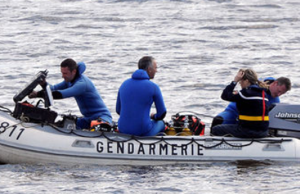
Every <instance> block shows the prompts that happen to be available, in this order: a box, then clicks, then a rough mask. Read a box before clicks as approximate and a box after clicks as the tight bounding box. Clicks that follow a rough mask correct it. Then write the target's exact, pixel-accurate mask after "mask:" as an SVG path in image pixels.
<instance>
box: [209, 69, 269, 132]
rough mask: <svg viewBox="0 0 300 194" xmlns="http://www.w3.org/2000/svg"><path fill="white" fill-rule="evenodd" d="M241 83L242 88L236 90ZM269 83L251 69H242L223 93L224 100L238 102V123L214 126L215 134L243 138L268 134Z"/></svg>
mask: <svg viewBox="0 0 300 194" xmlns="http://www.w3.org/2000/svg"><path fill="white" fill-rule="evenodd" d="M237 82H239V83H240V85H241V88H242V90H240V91H239V92H234V88H235V86H236V84H237ZM266 88H267V85H266V84H265V83H263V82H260V81H259V80H258V79H257V75H256V73H255V72H254V71H253V70H251V69H246V70H240V71H239V72H238V73H237V75H236V76H235V78H234V81H233V82H231V83H230V84H229V85H228V86H227V87H226V88H225V89H224V90H223V93H222V95H221V98H222V99H223V100H227V101H230V102H236V107H237V110H238V113H239V115H238V123H237V124H220V125H216V126H214V127H213V128H212V130H211V134H212V135H215V136H226V135H230V136H234V137H242V138H261V137H266V136H267V135H268V126H269V117H268V113H269V110H268V103H267V102H268V101H269V100H268V98H267V93H266Z"/></svg>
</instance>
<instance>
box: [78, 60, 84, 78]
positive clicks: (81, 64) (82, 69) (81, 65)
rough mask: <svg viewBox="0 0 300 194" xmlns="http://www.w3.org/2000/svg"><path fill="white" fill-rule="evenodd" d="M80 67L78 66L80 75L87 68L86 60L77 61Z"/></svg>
mask: <svg viewBox="0 0 300 194" xmlns="http://www.w3.org/2000/svg"><path fill="white" fill-rule="evenodd" d="M77 65H78V67H77V72H78V74H79V75H81V74H83V72H84V71H85V69H86V66H85V63H84V62H79V63H77Z"/></svg>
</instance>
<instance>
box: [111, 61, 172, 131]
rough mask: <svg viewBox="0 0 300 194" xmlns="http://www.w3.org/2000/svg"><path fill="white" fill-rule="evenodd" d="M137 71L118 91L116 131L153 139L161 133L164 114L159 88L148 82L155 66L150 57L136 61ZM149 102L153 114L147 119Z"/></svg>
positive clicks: (151, 77)
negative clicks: (152, 108)
mask: <svg viewBox="0 0 300 194" xmlns="http://www.w3.org/2000/svg"><path fill="white" fill-rule="evenodd" d="M138 68H139V69H138V70H136V71H135V72H134V73H133V74H132V77H131V78H130V79H128V80H126V81H125V82H124V83H123V84H122V85H121V87H120V89H119V92H118V98H117V105H116V111H117V113H118V114H119V115H120V118H119V121H118V127H119V131H120V132H121V133H125V134H131V135H136V136H154V135H156V134H158V133H159V132H162V131H164V128H165V124H164V121H163V118H164V117H165V115H166V112H167V110H166V107H165V104H164V100H163V96H162V93H161V91H160V88H159V86H158V85H157V84H155V83H153V82H151V81H150V79H153V78H154V75H155V73H156V71H157V64H156V61H155V59H154V58H153V57H150V56H145V57H143V58H141V59H140V60H139V63H138ZM153 102H154V103H155V107H156V111H157V113H156V114H153V113H152V114H151V116H150V109H151V106H152V104H153Z"/></svg>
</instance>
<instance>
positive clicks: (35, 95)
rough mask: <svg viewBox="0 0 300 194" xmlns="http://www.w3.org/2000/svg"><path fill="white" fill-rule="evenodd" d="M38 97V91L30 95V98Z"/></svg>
mask: <svg viewBox="0 0 300 194" xmlns="http://www.w3.org/2000/svg"><path fill="white" fill-rule="evenodd" d="M36 97H37V92H36V91H32V92H31V93H30V94H29V95H28V98H36Z"/></svg>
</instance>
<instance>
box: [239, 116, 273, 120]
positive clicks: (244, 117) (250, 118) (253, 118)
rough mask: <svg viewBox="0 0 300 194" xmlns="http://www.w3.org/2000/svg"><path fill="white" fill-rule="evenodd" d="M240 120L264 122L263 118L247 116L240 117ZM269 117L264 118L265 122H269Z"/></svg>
mask: <svg viewBox="0 0 300 194" xmlns="http://www.w3.org/2000/svg"><path fill="white" fill-rule="evenodd" d="M239 119H240V120H245V121H263V117H262V116H246V115H239ZM268 120H269V116H265V117H264V121H268Z"/></svg>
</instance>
